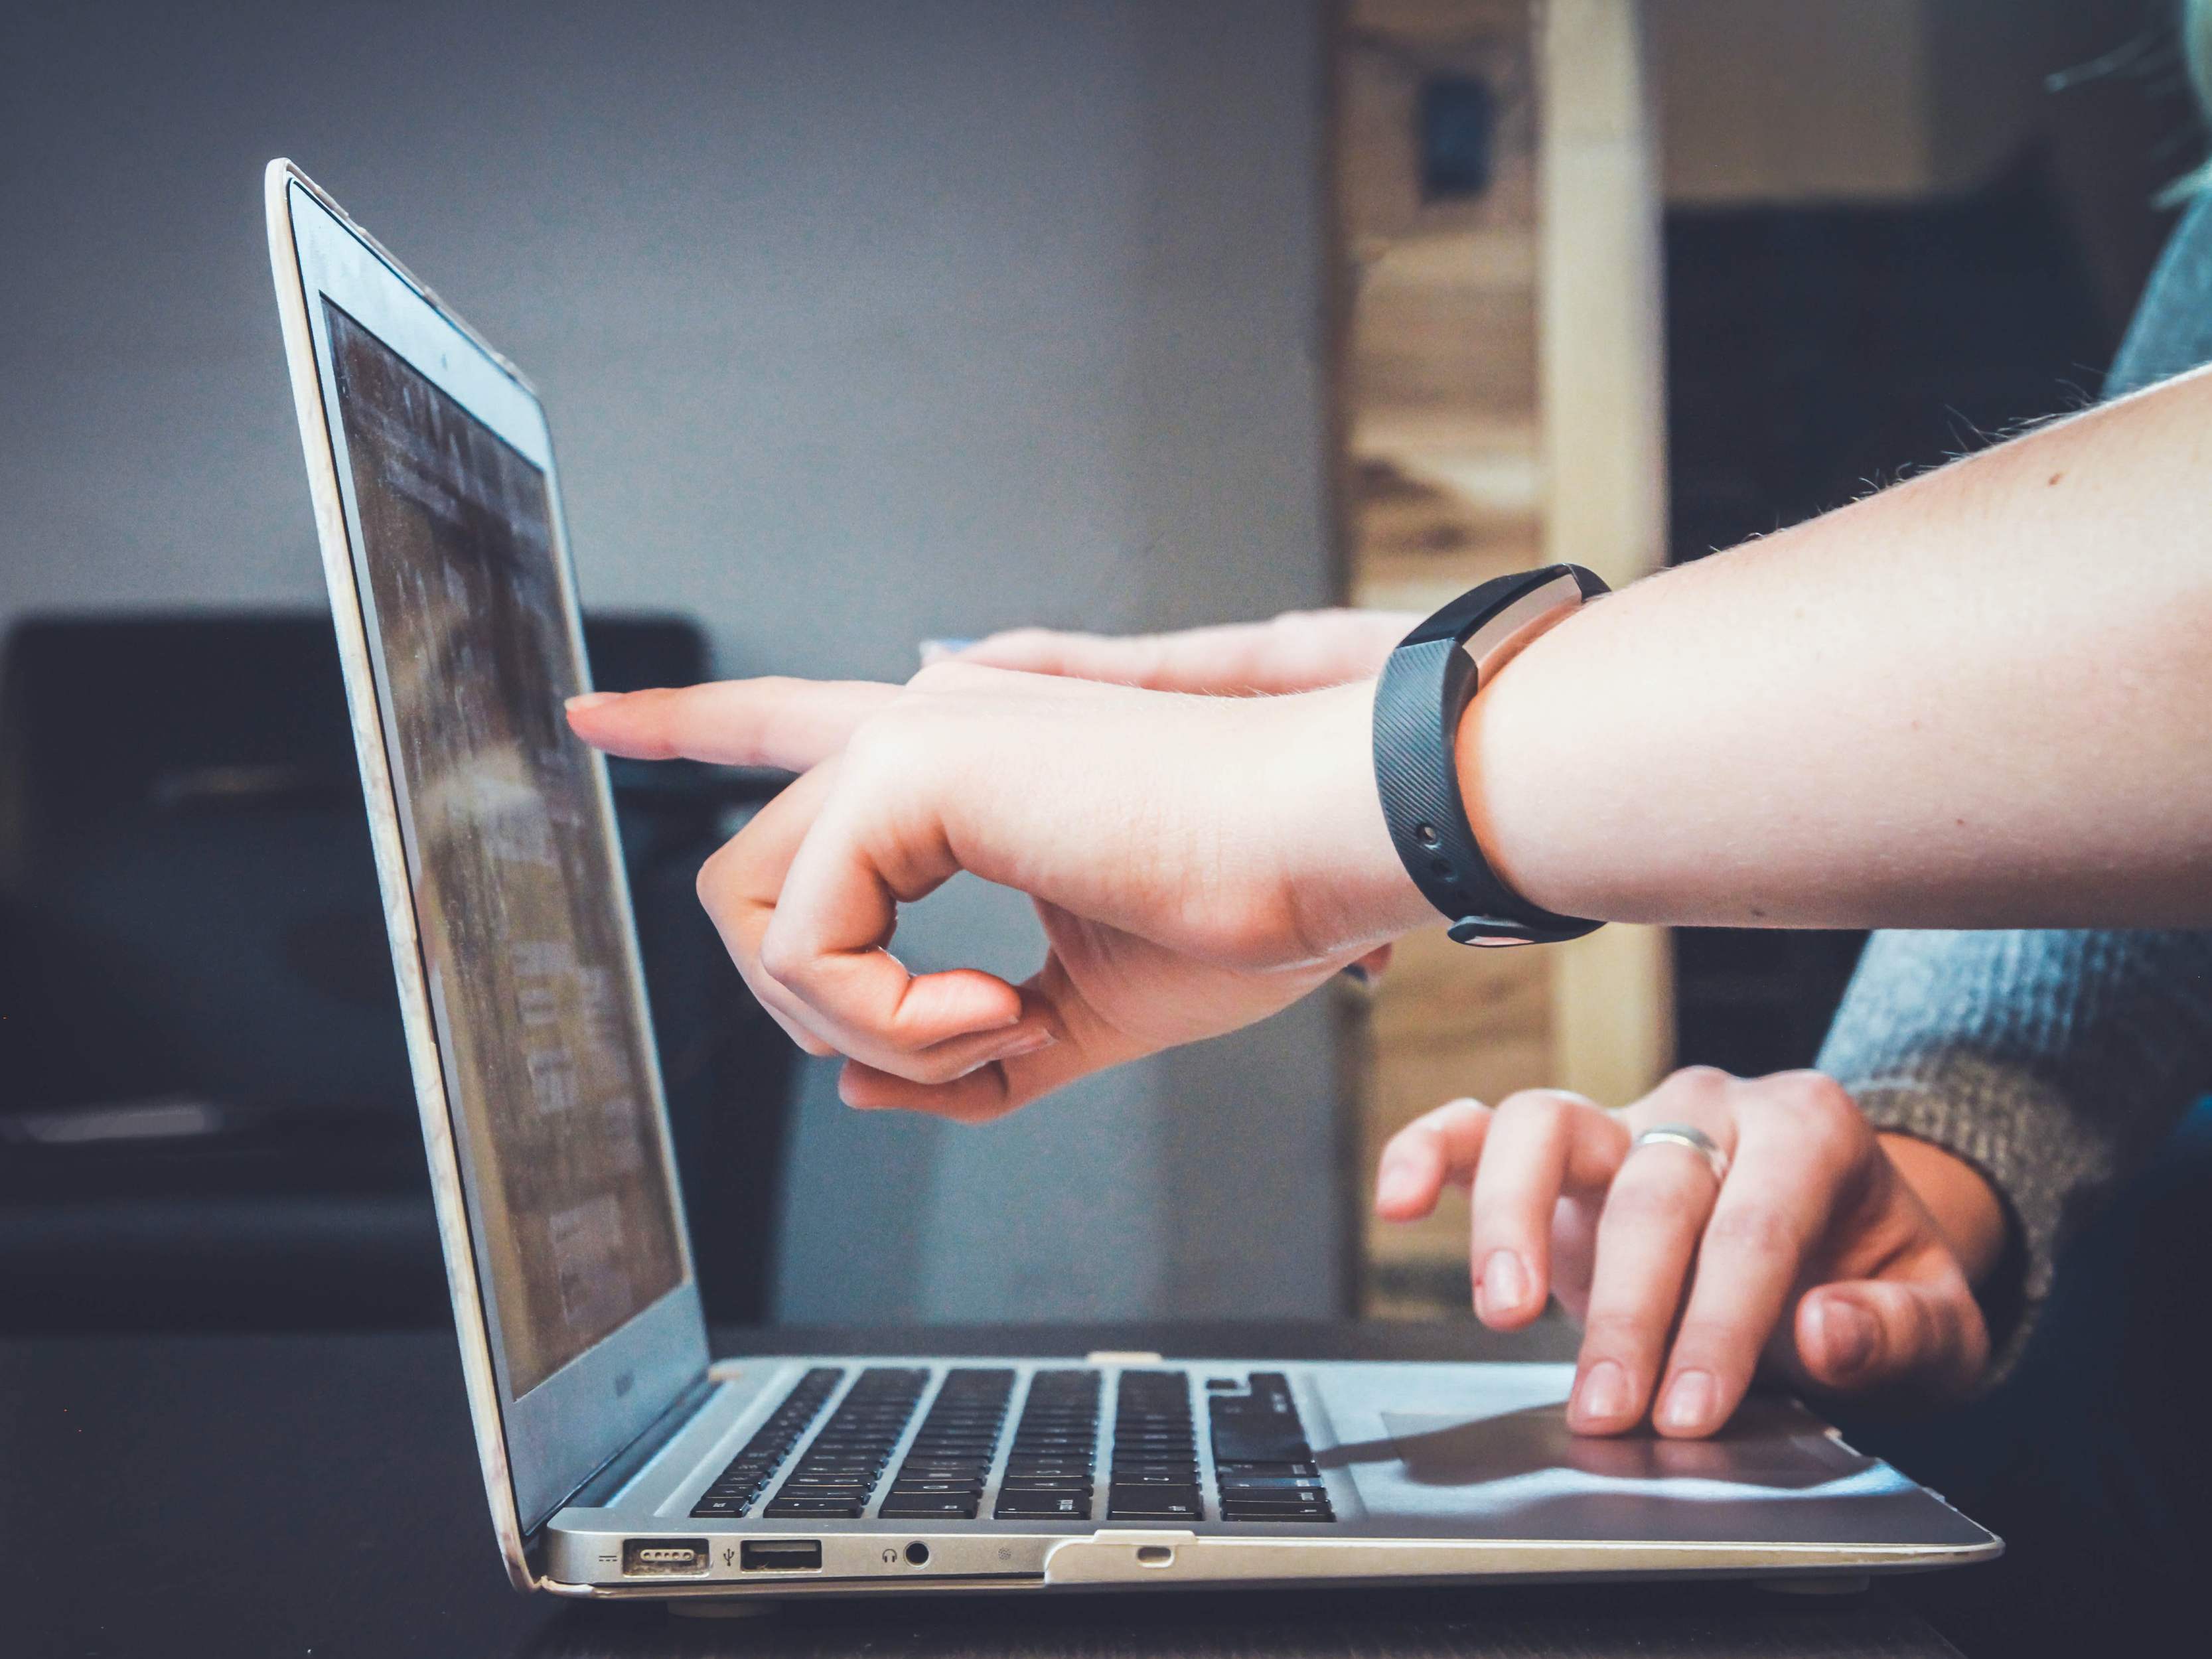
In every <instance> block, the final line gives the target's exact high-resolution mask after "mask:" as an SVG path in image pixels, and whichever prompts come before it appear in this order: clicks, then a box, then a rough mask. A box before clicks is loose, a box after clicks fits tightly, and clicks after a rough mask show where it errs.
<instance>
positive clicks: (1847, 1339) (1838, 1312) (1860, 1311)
mask: <svg viewBox="0 0 2212 1659" xmlns="http://www.w3.org/2000/svg"><path fill="white" fill-rule="evenodd" d="M1877 1334H1878V1333H1877V1332H1876V1331H1875V1323H1874V1320H1873V1319H1872V1317H1871V1316H1869V1314H1868V1313H1867V1310H1865V1309H1864V1308H1862V1307H1860V1306H1859V1305H1858V1304H1857V1303H1855V1302H1844V1301H1842V1300H1839V1299H1838V1298H1836V1297H1828V1298H1826V1300H1824V1301H1822V1302H1821V1304H1820V1344H1821V1346H1823V1347H1825V1348H1826V1350H1827V1351H1828V1353H1827V1358H1828V1367H1829V1369H1830V1370H1836V1371H1841V1372H1844V1373H1845V1374H1846V1375H1848V1374H1849V1373H1850V1372H1852V1371H1857V1370H1863V1369H1865V1366H1866V1364H1867V1362H1868V1361H1869V1360H1870V1359H1872V1358H1874V1347H1875V1339H1876V1336H1877Z"/></svg>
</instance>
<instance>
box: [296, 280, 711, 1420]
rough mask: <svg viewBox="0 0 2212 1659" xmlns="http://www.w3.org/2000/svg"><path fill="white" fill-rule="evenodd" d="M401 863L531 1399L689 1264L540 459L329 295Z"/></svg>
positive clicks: (499, 1302) (476, 1190)
mask: <svg viewBox="0 0 2212 1659" xmlns="http://www.w3.org/2000/svg"><path fill="white" fill-rule="evenodd" d="M325 306H326V307H327V317H328V322H329V327H330V337H331V356H332V360H333V362H334V364H335V367H336V369H337V375H336V379H337V394H338V404H339V408H340V410H341V412H342V415H343V422H344V427H345V437H346V447H347V449H348V451H349V456H350V459H351V464H352V471H353V485H354V494H355V499H356V505H357V507H358V510H359V513H360V520H361V534H362V561H363V563H364V565H365V571H364V574H365V576H366V578H367V586H368V596H369V598H370V599H372V601H373V607H374V617H373V619H372V629H371V632H372V634H373V635H374V640H375V643H376V645H377V647H378V655H379V656H380V659H381V661H380V670H379V677H380V679H381V680H382V681H383V686H382V690H383V693H384V702H385V707H386V711H387V719H388V720H389V721H390V722H391V724H390V726H389V727H388V730H389V731H390V732H392V735H393V738H394V739H395V740H396V752H395V753H394V754H393V755H392V768H393V773H394V781H395V783H396V785H397V787H398V795H399V805H400V816H401V819H402V829H403V832H404V836H405V841H406V847H407V867H408V878H409V880H410V883H411V884H412V887H413V890H414V900H415V913H416V927H417V930H418V933H419V934H420V937H421V939H422V957H423V962H422V966H423V969H424V973H425V975H426V977H427V979H428V984H429V988H430V998H431V1004H432V1008H433V1012H434V1014H435V1020H436V1025H437V1033H438V1045H439V1048H440V1051H441V1061H442V1064H443V1066H444V1069H445V1073H446V1087H447V1095H448V1097H449V1098H450V1100H451V1102H452V1103H453V1108H454V1109H455V1115H456V1117H457V1119H458V1123H459V1131H460V1133H459V1143H460V1149H461V1160H462V1166H463V1168H462V1173H463V1178H464V1181H465V1184H466V1188H467V1194H468V1202H469V1208H470V1211H471V1216H470V1219H471V1228H472V1230H473V1231H474V1233H475V1236H476V1239H477V1252H478V1259H479V1260H480V1261H483V1263H484V1264H485V1265H486V1267H487V1268H488V1270H489V1277H490V1280H491V1283H490V1285H489V1297H487V1300H488V1301H489V1304H491V1311H492V1314H493V1317H494V1324H495V1330H494V1333H493V1334H494V1337H495V1341H496V1343H497V1346H498V1348H499V1350H500V1352H501V1356H502V1358H503V1359H504V1363H505V1368H506V1372H507V1393H508V1395H509V1396H510V1397H511V1398H520V1396H521V1395H525V1394H526V1393H528V1392H529V1391H530V1390H531V1389H533V1388H535V1387H537V1386H538V1383H542V1382H544V1380H545V1379H546V1378H547V1377H549V1376H552V1375H553V1373H554V1372H556V1371H557V1370H560V1369H561V1367H562V1366H563V1365H564V1364H568V1362H569V1361H570V1360H572V1359H574V1358H576V1357H577V1356H578V1355H580V1354H581V1353H582V1352H584V1351H585V1350H586V1349H587V1348H589V1347H590V1346H592V1344H594V1343H595V1342H598V1341H599V1340H601V1339H602V1338H604V1337H605V1336H607V1335H608V1334H611V1333H612V1332H613V1331H615V1330H616V1329H617V1328H619V1327H621V1326H622V1325H623V1324H624V1323H626V1322H628V1321H629V1319H631V1318H632V1317H633V1316H635V1315H637V1314H639V1313H641V1312H642V1311H643V1310H645V1309H647V1307H649V1306H651V1305H652V1304H653V1303H654V1302H656V1301H658V1300H659V1298H660V1297H663V1296H665V1295H666V1294H667V1293H668V1292H669V1291H671V1290H673V1289H674V1288H675V1287H676V1286H677V1285H678V1284H679V1283H681V1282H682V1280H683V1278H684V1256H683V1250H682V1247H681V1245H680V1243H679V1242H678V1238H677V1237H676V1221H675V1211H674V1206H673V1204H672V1201H671V1194H670V1193H669V1191H668V1176H667V1170H668V1163H667V1160H666V1158H665V1156H664V1147H663V1146H662V1139H661V1137H662V1130H661V1128H660V1116H659V1113H658V1112H657V1111H656V1110H655V1109H654V1107H653V1085H652V1080H651V1079H652V1073H651V1070H650V1057H649V1054H648V1050H647V1042H648V1038H647V1032H646V1030H645V1029H644V1028H643V1025H642V1024H641V1020H640V1018H639V1014H638V1002H637V999H636V998H635V995H634V994H633V984H634V981H633V980H632V978H631V975H633V973H634V972H635V968H634V966H633V959H632V957H631V946H630V944H629V928H628V925H627V920H626V918H625V916H624V915H623V908H622V903H621V899H620V896H619V895H620V891H621V890H620V887H619V883H620V881H621V872H620V871H619V870H618V869H617V868H616V867H615V861H614V858H613V855H612V852H611V849H612V848H613V847H614V845H615V842H614V838H613V835H612V833H611V825H610V824H609V823H608V822H607V812H606V807H605V798H604V796H603V795H602V793H600V790H599V787H598V783H597V780H596V777H595V775H594V771H593V763H592V760H591V758H590V757H589V754H588V751H587V750H586V749H585V748H584V746H583V745H582V744H580V742H579V741H578V740H577V739H576V738H575V737H574V734H573V733H571V732H570V731H569V730H568V722H567V720H565V719H564V718H563V716H562V707H561V705H562V699H563V698H564V697H566V696H571V695H573V694H574V693H575V692H577V691H579V690H582V689H583V684H582V673H581V665H580V663H579V661H578V660H577V653H576V650H575V647H574V644H573V635H572V633H571V631H570V623H569V618H568V611H567V605H566V604H565V601H564V588H563V584H562V572H561V568H560V566H559V563H558V555H557V552H556V547H555V544H554V538H553V522H552V502H551V499H550V491H549V490H548V488H547V483H546V478H545V475H544V473H543V472H542V471H539V470H538V468H537V467H536V466H534V465H532V464H531V463H530V462H529V461H528V460H526V459H524V458H523V457H522V456H521V455H520V454H519V453H517V452H516V451H515V450H513V448H511V447H508V446H507V444H506V443H505V442H503V441H501V439H500V438H498V437H497V436H495V435H494V434H493V432H492V431H491V429H490V428H488V427H486V426H485V425H483V423H482V422H479V421H477V419H476V418H475V417H474V416H471V415H470V414H469V413H468V412H467V411H466V410H464V409H463V408H462V406H461V405H460V404H458V403H456V402H455V401H454V400H453V398H450V397H448V396H447V394H446V393H445V392H441V390H439V389H438V387H436V386H434V385H432V384H431V382H430V381H429V380H426V379H425V378H424V377H423V376H422V375H421V374H417V373H416V371H415V370H414V369H413V368H410V367H409V366H408V364H407V363H406V362H404V360H403V359H402V358H400V357H399V356H398V354H396V353H395V352H393V351H392V349H389V348H388V347H387V346H386V345H385V344H384V343H382V342H381V341H380V340H379V339H378V338H377V337H375V336H374V335H373V334H371V333H370V332H369V331H368V330H367V329H365V328H363V327H362V325H360V324H359V323H357V322H356V321H355V320H354V319H352V318H351V317H349V316H348V315H347V314H346V313H345V312H343V310H341V309H339V308H338V307H337V306H336V305H334V304H331V303H330V302H329V301H325Z"/></svg>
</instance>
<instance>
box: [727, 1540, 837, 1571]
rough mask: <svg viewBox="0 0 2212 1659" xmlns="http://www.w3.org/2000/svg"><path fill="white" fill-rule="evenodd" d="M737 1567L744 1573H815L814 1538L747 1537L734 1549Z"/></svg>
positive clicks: (818, 1559) (818, 1555) (818, 1560)
mask: <svg viewBox="0 0 2212 1659" xmlns="http://www.w3.org/2000/svg"><path fill="white" fill-rule="evenodd" d="M738 1568H739V1569H740V1570H741V1571H745V1572H819V1571H822V1541H821V1540H820V1539H818V1538H748V1539H746V1540H745V1541H744V1543H742V1544H740V1545H738Z"/></svg>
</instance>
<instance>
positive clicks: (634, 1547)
mask: <svg viewBox="0 0 2212 1659" xmlns="http://www.w3.org/2000/svg"><path fill="white" fill-rule="evenodd" d="M707 1565H708V1554H707V1541H706V1540H705V1539H703V1538H625V1539H624V1540H623V1577H625V1578H657V1577H665V1576H667V1575H669V1574H671V1573H686V1572H704V1571H707Z"/></svg>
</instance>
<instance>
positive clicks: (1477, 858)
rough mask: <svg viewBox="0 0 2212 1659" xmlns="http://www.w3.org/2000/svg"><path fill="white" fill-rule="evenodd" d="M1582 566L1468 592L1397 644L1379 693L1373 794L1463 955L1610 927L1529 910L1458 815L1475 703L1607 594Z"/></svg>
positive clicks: (1505, 579)
mask: <svg viewBox="0 0 2212 1659" xmlns="http://www.w3.org/2000/svg"><path fill="white" fill-rule="evenodd" d="M1604 592H1607V588H1606V585H1605V583H1604V582H1603V581H1602V580H1601V579H1600V578H1599V577H1598V576H1597V575H1596V574H1595V573H1594V572H1592V571H1589V570H1585V569H1583V568H1582V567H1581V566H1580V565H1572V564H1555V565H1547V566H1546V567H1544V568H1541V569H1538V570H1524V571H1519V572H1516V574H1512V575H1510V576H1500V577H1498V578H1497V579H1496V580H1492V581H1486V582H1485V583H1483V584H1482V585H1481V586H1480V587H1476V588H1474V589H1471V590H1470V591H1468V592H1465V593H1462V595H1461V596H1460V597H1459V598H1458V599H1454V600H1453V601H1452V602H1451V603H1450V604H1449V605H1446V606H1444V607H1443V609H1442V610H1441V611H1437V613H1436V614H1435V615H1434V616H1432V617H1429V618H1427V619H1426V620H1425V621H1424V622H1423V623H1421V624H1420V625H1419V627H1417V628H1415V629H1413V632H1412V633H1410V634H1408V635H1406V637H1405V638H1404V639H1403V640H1401V641H1399V643H1398V647H1397V648H1396V649H1395V650H1394V651H1393V652H1391V653H1390V656H1389V660H1388V661H1387V662H1386V663H1384V665H1383V676H1382V679H1381V682H1380V684H1377V685H1376V691H1375V786H1376V793H1378V794H1380V796H1381V797H1382V800H1383V822H1384V823H1386V824H1388V825H1389V830H1390V842H1391V845H1392V846H1393V847H1395V848H1396V849H1397V854H1398V860H1399V862H1400V863H1401V864H1403V865H1404V866H1406V873H1407V875H1409V876H1411V877H1412V878H1413V884H1414V886H1416V887H1418V888H1419V889H1420V891H1421V896H1423V897H1424V898H1425V899H1427V900H1428V901H1429V902H1430V903H1431V904H1433V905H1434V906H1436V908H1437V909H1438V910H1440V911H1441V912H1443V915H1445V916H1446V917H1447V918H1449V920H1450V922H1451V926H1450V927H1449V929H1447V932H1448V933H1449V935H1450V937H1451V938H1452V939H1454V940H1455V942H1456V943H1458V944H1461V945H1483V946H1499V945H1548V944H1556V943H1558V942H1559V941H1561V940H1565V939H1579V938H1581V937H1582V936H1583V934H1585V933H1594V932H1595V931H1596V930H1597V929H1598V928H1599V927H1602V926H1603V925H1604V924H1603V923H1601V922H1596V921H1589V920H1586V919H1585V918H1583V917H1580V916H1563V915H1558V914H1556V913H1554V912H1553V911H1550V910H1547V909H1544V908H1542V907H1541V906H1539V905H1534V904H1531V903H1529V902H1528V901H1527V900H1526V899H1524V898H1522V896H1520V895H1519V894H1517V893H1516V892H1514V891H1513V890H1511V889H1510V888H1509V887H1507V886H1506V885H1505V884H1504V882H1502V881H1500V880H1499V879H1498V875H1497V872H1495V871H1493V870H1492V868H1491V867H1490V861H1489V860H1487V859H1486V858H1485V857H1484V856H1483V854H1482V848H1481V847H1480V844H1479V843H1478V842H1476V840H1475V837H1474V828H1473V826H1472V825H1470V824H1469V823H1468V818H1467V809H1466V808H1465V806H1464V805H1462V803H1461V799H1460V788H1459V764H1458V761H1457V758H1456V755H1455V747H1456V744H1457V740H1458V736H1459V723H1460V720H1461V717H1462V715H1464V714H1466V713H1467V708H1468V704H1469V703H1470V702H1474V696H1475V693H1476V692H1478V691H1479V690H1481V689H1482V687H1483V686H1484V685H1486V684H1488V683H1489V681H1490V680H1491V679H1492V678H1494V677H1495V676H1496V675H1497V674H1498V671H1500V670H1502V669H1503V668H1504V666H1505V665H1506V664H1507V663H1509V662H1510V661H1511V660H1512V659H1513V658H1514V657H1516V655H1518V654H1519V653H1520V652H1521V651H1522V648H1523V647H1526V646H1527V645H1528V643H1529V642H1530V641H1533V640H1534V639H1535V638H1536V637H1537V636H1538V635H1541V634H1542V633H1543V632H1545V631H1546V630H1547V629H1549V628H1551V627H1552V626H1553V624H1555V623H1559V622H1560V621H1561V620H1563V619H1564V618H1565V617H1566V616H1567V615H1568V614H1569V613H1571V612H1572V611H1575V610H1577V609H1578V608H1579V607H1580V606H1581V605H1583V602H1584V601H1585V600H1588V599H1595V598H1596V597H1597V596H1598V595H1600V594H1601V593H1604Z"/></svg>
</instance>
